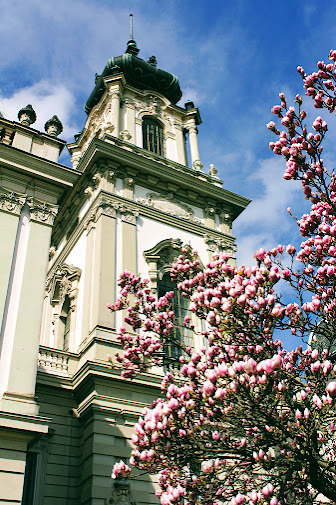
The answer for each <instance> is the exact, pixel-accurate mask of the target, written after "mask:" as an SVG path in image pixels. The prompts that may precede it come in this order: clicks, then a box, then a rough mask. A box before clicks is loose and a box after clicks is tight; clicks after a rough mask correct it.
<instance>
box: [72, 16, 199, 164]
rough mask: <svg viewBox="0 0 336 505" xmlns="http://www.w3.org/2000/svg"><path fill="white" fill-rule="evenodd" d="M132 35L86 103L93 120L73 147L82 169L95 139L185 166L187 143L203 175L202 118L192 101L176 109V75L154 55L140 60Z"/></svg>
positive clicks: (178, 95) (179, 93)
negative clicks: (161, 65) (199, 145)
mask: <svg viewBox="0 0 336 505" xmlns="http://www.w3.org/2000/svg"><path fill="white" fill-rule="evenodd" d="M130 18H131V31H130V37H129V41H128V42H127V47H126V50H125V53H124V54H122V55H121V56H114V57H112V58H110V59H109V60H108V62H107V64H106V66H105V68H104V70H103V71H102V73H101V74H96V76H95V86H94V89H93V91H92V93H91V95H90V97H89V98H88V100H87V102H86V104H85V107H84V109H85V111H86V113H87V114H88V118H87V121H86V124H85V127H84V129H83V130H82V132H81V133H80V134H78V135H76V137H75V142H74V143H73V144H71V145H69V146H68V148H69V151H70V153H71V156H72V163H73V165H74V166H77V165H78V163H79V160H80V158H81V157H82V155H83V154H84V152H85V151H86V148H87V147H88V145H89V143H90V142H91V140H92V139H93V138H94V137H98V138H100V139H102V140H106V141H108V142H110V143H111V142H114V143H117V145H118V146H120V147H122V148H124V149H127V150H133V151H134V152H137V153H138V154H139V155H141V156H145V157H148V156H150V157H152V158H153V159H157V160H160V161H161V162H163V159H165V160H167V159H168V160H171V161H173V162H177V163H178V164H180V165H183V166H186V165H187V164H188V161H187V150H186V141H189V145H190V164H191V168H193V169H195V170H197V171H202V166H203V165H202V163H201V161H200V156H199V151H198V139H197V133H198V129H197V127H198V125H199V124H200V123H201V118H200V115H199V112H198V109H197V107H195V106H194V104H193V102H191V101H190V100H189V101H188V102H187V103H186V104H185V107H183V106H181V105H177V102H178V101H179V100H180V98H181V97H182V91H181V88H180V85H179V82H178V79H177V77H176V76H175V75H173V74H171V73H169V72H166V71H165V70H161V69H160V68H159V67H158V63H157V60H156V57H155V56H153V55H152V56H150V57H149V58H148V59H147V61H145V60H144V59H142V58H139V56H138V54H139V48H138V46H137V43H136V41H135V39H134V36H133V16H132V15H131V16H130Z"/></svg>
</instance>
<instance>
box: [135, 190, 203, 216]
mask: <svg viewBox="0 0 336 505" xmlns="http://www.w3.org/2000/svg"><path fill="white" fill-rule="evenodd" d="M137 201H138V202H139V203H141V204H143V205H147V206H148V207H153V208H154V209H158V210H161V211H163V212H165V213H167V214H170V215H172V216H176V217H179V218H182V219H186V220H188V221H192V222H194V223H202V221H201V220H200V219H198V218H197V217H195V216H194V212H193V210H192V208H191V207H189V206H188V205H186V204H185V203H182V202H181V201H180V200H178V199H177V198H176V197H175V195H174V194H173V193H165V194H163V193H153V192H150V193H147V194H146V198H138V199H137Z"/></svg>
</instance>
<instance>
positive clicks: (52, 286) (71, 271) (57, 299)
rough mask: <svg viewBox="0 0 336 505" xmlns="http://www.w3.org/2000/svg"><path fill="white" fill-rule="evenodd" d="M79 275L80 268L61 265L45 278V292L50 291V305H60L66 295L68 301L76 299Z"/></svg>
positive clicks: (80, 272)
mask: <svg viewBox="0 0 336 505" xmlns="http://www.w3.org/2000/svg"><path fill="white" fill-rule="evenodd" d="M81 274H82V271H81V269H80V268H78V267H75V266H74V265H67V264H66V263H63V264H62V265H59V266H58V267H57V269H56V270H55V271H53V273H52V274H50V275H49V276H48V277H47V280H46V291H47V292H49V291H50V295H51V298H50V299H51V303H52V305H55V304H61V303H62V302H63V300H64V298H65V297H66V296H67V295H68V296H69V298H70V300H72V299H75V298H76V297H77V294H78V282H79V279H80V276H81Z"/></svg>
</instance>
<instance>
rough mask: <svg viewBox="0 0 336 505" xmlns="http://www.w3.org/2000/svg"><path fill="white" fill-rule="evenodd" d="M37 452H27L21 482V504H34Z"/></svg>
mask: <svg viewBox="0 0 336 505" xmlns="http://www.w3.org/2000/svg"><path fill="white" fill-rule="evenodd" d="M38 456H39V455H38V453H37V452H27V457H26V469H25V475H24V482H23V494H22V502H21V504H22V505H34V504H35V492H36V474H37V463H38Z"/></svg>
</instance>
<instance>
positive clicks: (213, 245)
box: [203, 234, 237, 258]
mask: <svg viewBox="0 0 336 505" xmlns="http://www.w3.org/2000/svg"><path fill="white" fill-rule="evenodd" d="M203 238H204V242H205V245H206V248H207V250H208V251H209V252H211V253H215V252H224V253H228V254H230V256H231V257H232V258H234V257H235V253H236V251H237V246H236V245H235V244H233V243H229V242H227V241H226V240H225V239H222V238H218V237H215V236H212V235H208V234H206V235H204V237H203Z"/></svg>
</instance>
